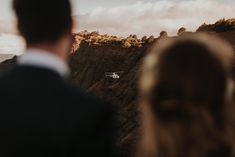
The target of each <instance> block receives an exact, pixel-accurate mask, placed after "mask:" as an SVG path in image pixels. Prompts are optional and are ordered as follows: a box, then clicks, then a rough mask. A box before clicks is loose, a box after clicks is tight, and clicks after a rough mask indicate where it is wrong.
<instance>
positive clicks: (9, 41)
mask: <svg viewBox="0 0 235 157" xmlns="http://www.w3.org/2000/svg"><path fill="white" fill-rule="evenodd" d="M24 49H25V43H24V40H23V39H22V38H21V37H19V36H17V35H14V34H8V33H2V34H0V54H15V55H20V54H22V53H23V52H24Z"/></svg>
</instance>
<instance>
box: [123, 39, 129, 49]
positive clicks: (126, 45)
mask: <svg viewBox="0 0 235 157" xmlns="http://www.w3.org/2000/svg"><path fill="white" fill-rule="evenodd" d="M123 46H124V47H125V48H130V47H131V43H129V42H128V41H125V42H124V43H123Z"/></svg>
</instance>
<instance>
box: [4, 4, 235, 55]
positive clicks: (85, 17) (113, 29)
mask: <svg viewBox="0 0 235 157" xmlns="http://www.w3.org/2000/svg"><path fill="white" fill-rule="evenodd" d="M71 1H72V3H73V15H74V19H75V21H77V27H76V28H75V30H76V31H80V30H85V29H86V30H89V31H93V30H95V31H99V32H100V33H108V34H114V35H121V36H127V35H129V34H137V35H138V36H143V35H155V36H157V35H158V34H159V32H160V31H161V30H166V31H167V32H168V33H169V34H171V35H174V34H176V32H177V30H178V29H179V28H180V27H182V26H184V27H186V28H187V29H188V30H190V31H195V30H196V29H197V28H198V26H200V25H201V24H202V23H204V22H206V23H214V22H215V21H216V20H218V19H220V18H223V17H224V18H233V17H235V13H234V10H235V0H139V1H138V0H71ZM15 33H16V29H15V18H14V14H13V12H12V9H11V0H0V53H12V52H13V53H21V51H22V50H23V48H22V47H23V42H22V40H21V39H20V38H19V37H17V36H16V35H15Z"/></svg>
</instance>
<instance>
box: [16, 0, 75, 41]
mask: <svg viewBox="0 0 235 157" xmlns="http://www.w3.org/2000/svg"><path fill="white" fill-rule="evenodd" d="M13 8H14V10H15V13H16V16H17V18H18V29H19V31H20V33H21V35H22V36H23V37H24V38H25V40H26V43H27V45H34V44H40V43H52V44H53V43H56V42H57V41H58V40H60V39H61V38H62V37H64V36H69V35H71V32H72V17H71V6H70V2H69V0H13Z"/></svg>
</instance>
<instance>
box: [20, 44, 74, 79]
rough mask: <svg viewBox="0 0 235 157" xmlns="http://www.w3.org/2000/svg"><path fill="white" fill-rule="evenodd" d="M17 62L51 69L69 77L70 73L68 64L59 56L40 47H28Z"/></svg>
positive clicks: (21, 64) (22, 64)
mask: <svg viewBox="0 0 235 157" xmlns="http://www.w3.org/2000/svg"><path fill="white" fill-rule="evenodd" d="M17 64H18V65H20V66H32V67H36V68H41V69H47V70H51V71H54V72H56V73H58V74H59V75H60V76H62V77H68V76H69V73H70V71H69V67H68V65H67V64H66V63H64V61H62V60H61V59H60V58H59V57H57V56H56V55H53V53H50V52H46V51H43V50H39V49H28V50H27V51H26V53H25V54H24V55H22V56H20V57H19V58H18V60H17Z"/></svg>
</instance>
